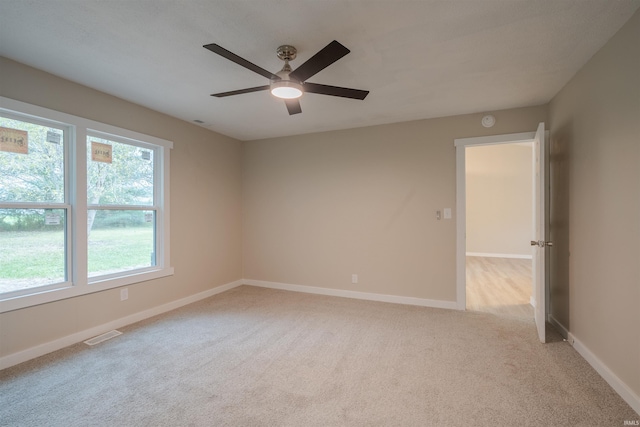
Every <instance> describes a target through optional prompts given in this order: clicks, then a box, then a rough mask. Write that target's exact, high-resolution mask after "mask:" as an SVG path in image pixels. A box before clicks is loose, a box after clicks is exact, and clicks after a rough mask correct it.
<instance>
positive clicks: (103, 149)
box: [0, 97, 173, 312]
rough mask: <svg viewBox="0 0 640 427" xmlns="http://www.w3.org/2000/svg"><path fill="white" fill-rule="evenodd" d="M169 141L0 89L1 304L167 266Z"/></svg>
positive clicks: (84, 289) (80, 289)
mask: <svg viewBox="0 0 640 427" xmlns="http://www.w3.org/2000/svg"><path fill="white" fill-rule="evenodd" d="M171 148H172V143H171V142H170V141H166V140H162V139H159V138H155V137H151V136H148V135H142V134H138V133H135V132H131V131H128V130H125V129H119V128H115V127H112V126H109V125H105V124H101V123H97V122H93V121H90V120H86V119H83V118H80V117H75V116H71V115H67V114H63V113H59V112H55V111H51V110H48V109H44V108H41V107H36V106H33V105H29V104H25V103H21V102H18V101H14V100H10V99H6V98H2V97H0V312H3V311H9V310H14V309H17V308H21V307H27V306H30V305H35V304H41V303H43V302H49V301H54V300H57V299H63V298H69V297H72V296H77V295H82V294H85V293H90V292H95V291H100V290H104V289H108V288H112V287H117V286H124V285H127V284H131V283H135V282H138V281H143V280H149V279H153V278H157V277H162V276H166V275H170V274H172V273H173V270H172V268H171V267H170V263H169V185H168V179H169V153H170V149H171Z"/></svg>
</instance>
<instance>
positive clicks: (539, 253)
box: [531, 123, 552, 342]
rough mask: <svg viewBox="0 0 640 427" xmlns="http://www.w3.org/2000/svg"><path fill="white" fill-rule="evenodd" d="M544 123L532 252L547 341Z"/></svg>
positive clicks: (539, 319) (536, 146) (536, 155)
mask: <svg viewBox="0 0 640 427" xmlns="http://www.w3.org/2000/svg"><path fill="white" fill-rule="evenodd" d="M544 163H545V162H544V123H540V124H539V125H538V129H537V130H536V135H535V138H534V140H533V170H534V174H535V175H534V177H533V230H534V231H533V238H532V240H531V250H532V252H533V253H532V255H533V265H532V271H533V297H534V300H535V312H534V313H535V321H536V328H537V329H538V337H539V338H540V341H541V342H545V341H546V337H545V324H546V317H547V308H546V290H545V286H546V284H545V266H544V261H545V250H546V247H547V246H551V245H552V243H551V242H547V241H546V240H545V239H546V236H545V229H546V227H545V194H544V191H545V170H544V166H545V164H544Z"/></svg>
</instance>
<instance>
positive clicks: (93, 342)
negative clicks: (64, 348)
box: [84, 329, 122, 345]
mask: <svg viewBox="0 0 640 427" xmlns="http://www.w3.org/2000/svg"><path fill="white" fill-rule="evenodd" d="M118 335H122V332H120V331H116V330H115V329H114V330H113V331H109V332H105V333H104V334H102V335H98V336H97V337H93V338H91V339H90V340H86V341H85V342H84V343H85V344H87V345H96V344H100V343H101V342H103V341H106V340H110V339H111V338H113V337H117V336H118Z"/></svg>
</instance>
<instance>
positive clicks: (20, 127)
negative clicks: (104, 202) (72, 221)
mask: <svg viewBox="0 0 640 427" xmlns="http://www.w3.org/2000/svg"><path fill="white" fill-rule="evenodd" d="M0 202H42V203H64V137H63V131H62V130H61V129H54V128H50V127H47V126H41V125H37V124H34V123H29V122H24V121H20V120H12V119H9V118H6V117H0Z"/></svg>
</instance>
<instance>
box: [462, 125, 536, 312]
mask: <svg viewBox="0 0 640 427" xmlns="http://www.w3.org/2000/svg"><path fill="white" fill-rule="evenodd" d="M535 135H536V133H535V132H523V133H511V134H504V135H491V136H481V137H473V138H458V139H455V140H454V145H455V147H456V306H457V308H458V310H463V311H464V310H466V306H467V277H466V272H467V269H466V252H467V243H466V234H467V184H466V159H465V158H466V155H465V150H466V147H477V146H481V145H498V144H514V143H523V142H524V143H526V142H533V140H534V139H535ZM545 139H546V138H545ZM545 187H546V185H545ZM545 193H546V191H545ZM534 208H535V207H534ZM545 282H546V280H545ZM533 291H534V292H533V295H535V289H534V290H533ZM545 299H548V292H547V286H546V284H545ZM547 307H548V304H547ZM545 317H546V314H545Z"/></svg>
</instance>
